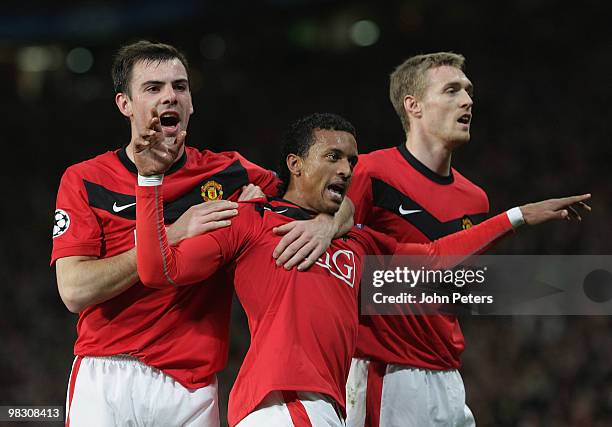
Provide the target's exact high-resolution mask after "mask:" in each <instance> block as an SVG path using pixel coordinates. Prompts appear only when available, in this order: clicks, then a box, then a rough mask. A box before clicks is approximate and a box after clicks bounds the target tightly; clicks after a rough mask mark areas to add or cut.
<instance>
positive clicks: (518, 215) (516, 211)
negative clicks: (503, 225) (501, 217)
mask: <svg viewBox="0 0 612 427" xmlns="http://www.w3.org/2000/svg"><path fill="white" fill-rule="evenodd" d="M506 215H508V220H510V224H512V228H514V229H517V228H519V227H520V226H521V225H524V224H525V217H524V216H523V211H521V208H519V207H515V208H512V209H508V210H507V211H506Z"/></svg>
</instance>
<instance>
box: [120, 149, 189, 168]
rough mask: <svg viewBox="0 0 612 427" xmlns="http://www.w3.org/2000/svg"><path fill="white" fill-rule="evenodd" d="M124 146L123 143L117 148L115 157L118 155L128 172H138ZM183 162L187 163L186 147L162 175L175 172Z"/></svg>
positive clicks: (183, 164)
mask: <svg viewBox="0 0 612 427" xmlns="http://www.w3.org/2000/svg"><path fill="white" fill-rule="evenodd" d="M126 148H127V145H124V146H123V147H121V148H120V149H119V150H117V157H119V161H120V162H121V163H122V164H123V166H125V168H126V169H127V170H129V171H130V172H132V173H134V174H138V169H136V165H135V164H134V162H132V161H131V160H130V158H129V157H128V155H127V151H126ZM185 163H187V149H186V148H185V151H183V155H182V156H181V158H180V159H178V161H176V162H174V164H173V165H172V166H170V169H168V170H167V171H166V172H165V173H164V175H170V174H171V173H174V172H176V171H177V170H179V169H180V168H182V167H183V166H185Z"/></svg>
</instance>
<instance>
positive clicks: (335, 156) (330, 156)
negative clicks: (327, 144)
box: [326, 151, 340, 162]
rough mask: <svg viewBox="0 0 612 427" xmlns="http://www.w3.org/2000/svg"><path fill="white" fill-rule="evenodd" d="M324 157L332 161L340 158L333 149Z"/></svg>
mask: <svg viewBox="0 0 612 427" xmlns="http://www.w3.org/2000/svg"><path fill="white" fill-rule="evenodd" d="M326 157H327V159H328V160H331V161H332V162H335V161H338V160H339V159H340V156H339V155H338V153H336V152H334V151H332V152H330V153H327V156H326Z"/></svg>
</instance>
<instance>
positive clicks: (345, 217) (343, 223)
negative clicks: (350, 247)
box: [334, 197, 355, 238]
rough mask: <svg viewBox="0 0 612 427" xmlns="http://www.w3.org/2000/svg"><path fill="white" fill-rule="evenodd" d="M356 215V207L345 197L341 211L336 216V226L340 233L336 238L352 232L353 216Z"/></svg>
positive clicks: (337, 232) (337, 233)
mask: <svg viewBox="0 0 612 427" xmlns="http://www.w3.org/2000/svg"><path fill="white" fill-rule="evenodd" d="M354 213H355V206H354V205H353V202H352V201H351V199H349V198H348V197H345V198H344V200H343V201H342V204H341V205H340V209H338V212H336V214H335V215H334V226H335V227H336V229H337V230H338V231H336V234H335V235H334V238H338V237H341V236H344V235H345V234H346V233H348V232H349V231H351V228H353V225H354V224H355V223H354V221H353V215H354Z"/></svg>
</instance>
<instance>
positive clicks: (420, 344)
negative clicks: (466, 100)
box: [348, 144, 489, 370]
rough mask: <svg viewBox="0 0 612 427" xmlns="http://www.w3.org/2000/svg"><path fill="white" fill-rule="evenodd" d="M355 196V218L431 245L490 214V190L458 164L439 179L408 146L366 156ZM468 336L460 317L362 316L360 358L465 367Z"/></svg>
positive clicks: (355, 180) (353, 189) (352, 195)
mask: <svg viewBox="0 0 612 427" xmlns="http://www.w3.org/2000/svg"><path fill="white" fill-rule="evenodd" d="M348 196H349V197H350V198H351V200H352V201H353V203H354V204H355V223H358V224H365V225H367V226H369V227H372V228H373V229H375V230H377V231H380V232H384V233H386V234H388V235H390V236H393V237H394V238H395V239H397V241H398V242H413V243H425V242H429V241H432V240H434V239H438V238H441V237H443V236H446V235H449V234H451V233H455V232H457V231H461V230H462V229H467V228H469V227H471V226H472V225H474V224H477V223H479V222H481V221H482V220H483V219H485V217H486V214H487V212H488V210H489V202H488V199H487V195H486V194H485V192H484V191H483V190H482V189H481V188H479V187H478V186H476V185H475V184H473V183H471V182H470V181H469V180H467V179H466V178H465V177H463V176H462V175H461V174H460V173H459V172H457V171H456V170H455V169H452V171H451V174H450V175H449V176H448V177H443V176H440V175H438V174H436V173H434V172H432V171H431V170H429V169H428V168H427V167H426V166H425V165H423V164H422V163H421V162H419V161H418V160H417V159H416V158H415V157H414V156H412V154H410V152H409V151H408V150H407V149H406V146H405V145H404V144H402V145H401V146H399V147H394V148H389V149H384V150H378V151H374V152H372V153H369V154H364V155H360V156H359V161H358V163H357V166H356V167H355V171H354V173H353V178H352V182H351V185H350V187H349V191H348ZM463 349H464V339H463V334H462V332H461V328H460V326H459V322H458V320H457V318H456V316H453V315H427V316H425V315H417V316H412V315H407V316H403V315H398V316H361V317H360V326H359V338H358V342H357V351H356V353H355V355H356V357H365V358H370V359H374V360H378V361H381V362H384V363H394V364H400V365H407V366H413V367H417V368H426V369H435V370H445V369H455V368H458V367H459V366H460V364H461V353H462V352H463Z"/></svg>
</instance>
